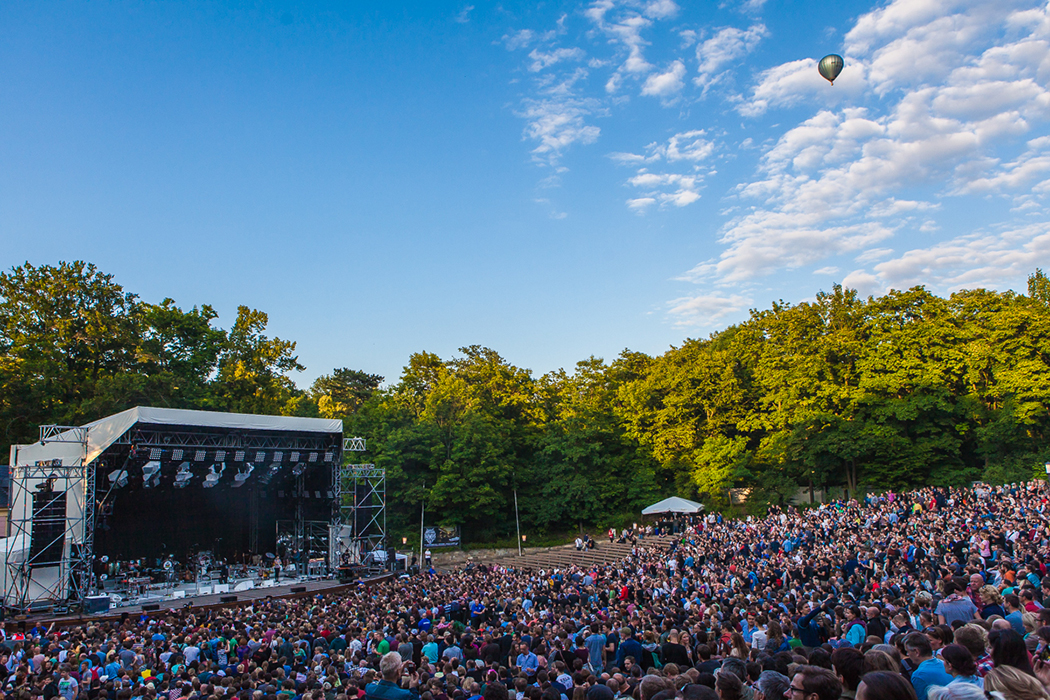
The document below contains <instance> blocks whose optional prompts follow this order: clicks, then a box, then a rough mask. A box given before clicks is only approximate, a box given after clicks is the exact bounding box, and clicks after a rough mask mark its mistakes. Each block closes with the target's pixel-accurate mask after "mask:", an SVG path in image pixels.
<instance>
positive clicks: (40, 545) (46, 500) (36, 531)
mask: <svg viewBox="0 0 1050 700" xmlns="http://www.w3.org/2000/svg"><path fill="white" fill-rule="evenodd" d="M65 548H66V492H65V491H36V492H34V493H33V523H32V529H31V531H30V535H29V562H30V564H31V565H33V566H54V565H57V564H58V563H60V562H61V561H62V552H63V551H65Z"/></svg>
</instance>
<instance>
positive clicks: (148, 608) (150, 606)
mask: <svg viewBox="0 0 1050 700" xmlns="http://www.w3.org/2000/svg"><path fill="white" fill-rule="evenodd" d="M157 610H160V605H158V604H157V603H145V604H144V605H143V606H142V612H156V611H157Z"/></svg>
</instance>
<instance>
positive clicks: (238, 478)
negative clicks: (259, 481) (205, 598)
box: [233, 462, 255, 489]
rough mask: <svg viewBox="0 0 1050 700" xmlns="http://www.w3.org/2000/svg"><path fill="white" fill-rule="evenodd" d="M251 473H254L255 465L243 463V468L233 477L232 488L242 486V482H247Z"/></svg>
mask: <svg viewBox="0 0 1050 700" xmlns="http://www.w3.org/2000/svg"><path fill="white" fill-rule="evenodd" d="M253 471H255V465H254V464H252V463H251V462H245V464H244V466H243V467H242V468H241V469H239V470H238V471H237V473H236V474H234V475H233V488H235V489H236V488H240V487H241V486H244V482H246V481H247V480H248V478H249V477H250V476H251V475H252V472H253Z"/></svg>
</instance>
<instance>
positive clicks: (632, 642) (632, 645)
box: [613, 627, 642, 669]
mask: <svg viewBox="0 0 1050 700" xmlns="http://www.w3.org/2000/svg"><path fill="white" fill-rule="evenodd" d="M633 634H634V633H633V632H632V631H631V628H630V627H621V628H620V646H619V647H618V648H617V650H616V663H614V664H613V665H614V666H616V667H617V668H619V669H623V662H624V659H626V658H627V657H628V656H631V657H634V660H635V662H636V663H637V662H640V661H641V659H642V645H641V644H639V643H638V640H636V639H635V638H634V636H633Z"/></svg>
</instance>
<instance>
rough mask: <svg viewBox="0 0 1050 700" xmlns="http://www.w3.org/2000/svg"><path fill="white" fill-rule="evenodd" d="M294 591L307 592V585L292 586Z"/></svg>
mask: <svg viewBox="0 0 1050 700" xmlns="http://www.w3.org/2000/svg"><path fill="white" fill-rule="evenodd" d="M292 593H306V586H292Z"/></svg>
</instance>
